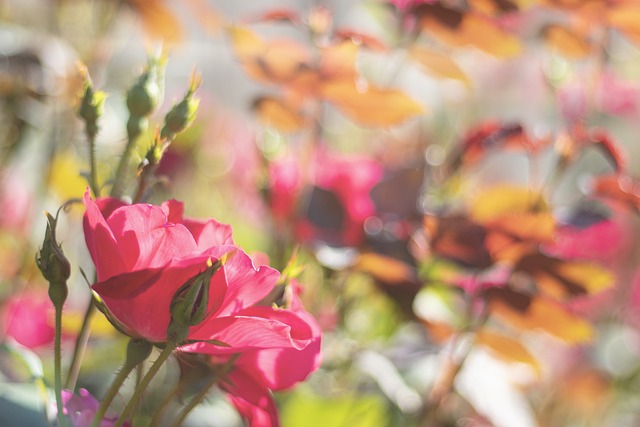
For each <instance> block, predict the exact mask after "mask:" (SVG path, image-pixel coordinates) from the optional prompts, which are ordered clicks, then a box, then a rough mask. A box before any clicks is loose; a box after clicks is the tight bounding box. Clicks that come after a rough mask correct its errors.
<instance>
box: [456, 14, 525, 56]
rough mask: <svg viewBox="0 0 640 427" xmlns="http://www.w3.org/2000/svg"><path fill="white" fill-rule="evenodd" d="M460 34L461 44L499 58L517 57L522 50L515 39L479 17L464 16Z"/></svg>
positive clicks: (518, 41)
mask: <svg viewBox="0 0 640 427" xmlns="http://www.w3.org/2000/svg"><path fill="white" fill-rule="evenodd" d="M461 32H462V35H463V37H462V40H461V41H462V42H463V43H466V44H472V45H474V46H476V47H478V48H479V49H482V50H483V51H485V52H487V53H490V54H491V55H494V56H496V57H499V58H508V57H512V56H515V55H518V54H519V53H520V51H521V50H522V46H521V45H520V40H519V39H518V38H517V37H515V36H513V35H511V34H509V33H507V32H506V31H503V30H502V29H500V28H499V27H498V26H496V25H495V24H493V23H492V22H491V21H490V20H488V19H484V18H483V17H480V16H474V15H470V14H467V15H465V17H464V20H463V21H462V29H461Z"/></svg>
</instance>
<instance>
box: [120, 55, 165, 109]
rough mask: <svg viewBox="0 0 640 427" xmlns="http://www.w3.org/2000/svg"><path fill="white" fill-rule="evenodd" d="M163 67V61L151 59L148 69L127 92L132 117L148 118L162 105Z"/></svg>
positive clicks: (128, 106)
mask: <svg viewBox="0 0 640 427" xmlns="http://www.w3.org/2000/svg"><path fill="white" fill-rule="evenodd" d="M162 65H163V64H162V61H161V60H158V59H151V60H150V61H149V66H148V67H147V69H146V70H145V71H144V72H143V73H142V74H141V75H140V77H138V81H136V82H135V83H134V85H133V86H132V87H131V88H130V89H129V91H128V92H127V108H128V109H129V113H131V115H132V116H135V117H145V116H148V115H150V114H151V113H152V112H153V110H155V109H156V107H157V106H158V104H159V103H160V98H161V97H162V90H161V88H160V85H161V83H160V80H161V78H162Z"/></svg>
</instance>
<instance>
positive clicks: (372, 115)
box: [322, 81, 424, 127]
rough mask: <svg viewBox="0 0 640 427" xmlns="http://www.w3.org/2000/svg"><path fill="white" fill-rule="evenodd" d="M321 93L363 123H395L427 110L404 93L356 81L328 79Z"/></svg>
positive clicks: (381, 124) (349, 115)
mask: <svg viewBox="0 0 640 427" xmlns="http://www.w3.org/2000/svg"><path fill="white" fill-rule="evenodd" d="M322 95H323V97H324V98H325V99H327V100H328V101H330V102H331V103H333V104H334V105H335V106H336V108H338V109H339V110H340V111H342V112H343V113H344V114H345V115H346V116H348V117H349V118H350V119H352V120H353V121H355V122H356V123H358V124H360V125H363V126H382V127H385V126H392V125H397V124H400V123H402V122H404V121H406V120H409V119H411V118H413V117H415V116H417V115H419V114H422V113H423V112H424V109H423V108H422V107H421V106H420V105H419V104H418V103H417V102H416V101H414V100H413V99H411V98H410V97H409V96H407V95H406V94H405V93H404V92H402V91H399V90H395V89H381V88H376V87H374V86H371V85H367V86H366V87H364V88H362V89H361V88H359V87H358V86H357V85H356V83H355V82H351V81H348V82H327V83H326V84H324V85H323V87H322Z"/></svg>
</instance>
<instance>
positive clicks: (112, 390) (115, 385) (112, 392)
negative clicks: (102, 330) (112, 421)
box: [91, 363, 135, 427]
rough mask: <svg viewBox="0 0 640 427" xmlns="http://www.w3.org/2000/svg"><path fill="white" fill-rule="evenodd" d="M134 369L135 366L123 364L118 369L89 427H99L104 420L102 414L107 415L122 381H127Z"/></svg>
mask: <svg viewBox="0 0 640 427" xmlns="http://www.w3.org/2000/svg"><path fill="white" fill-rule="evenodd" d="M134 367H135V365H130V364H128V363H125V364H124V366H123V367H122V369H120V372H118V375H116V377H115V378H114V379H113V382H112V383H111V386H110V387H109V390H107V394H106V395H105V396H104V397H103V398H102V402H100V407H99V408H98V411H96V415H95V417H94V418H93V423H92V424H91V427H98V426H99V425H100V423H101V422H102V419H103V418H104V414H106V413H107V409H109V406H110V405H111V402H113V399H114V398H115V397H116V395H117V394H118V391H119V390H120V387H122V384H123V383H124V380H126V379H127V377H128V376H129V374H130V373H131V371H132V370H133V368H134Z"/></svg>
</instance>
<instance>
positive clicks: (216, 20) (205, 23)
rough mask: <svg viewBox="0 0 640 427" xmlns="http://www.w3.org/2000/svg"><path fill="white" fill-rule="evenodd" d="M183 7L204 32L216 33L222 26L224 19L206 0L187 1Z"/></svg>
mask: <svg viewBox="0 0 640 427" xmlns="http://www.w3.org/2000/svg"><path fill="white" fill-rule="evenodd" d="M185 5H186V6H187V7H189V9H190V10H191V14H192V15H193V16H194V18H195V19H196V20H197V21H198V23H199V24H200V25H201V26H202V27H203V28H204V29H205V30H207V31H209V32H212V33H218V32H219V31H220V30H221V29H222V27H223V26H224V18H223V17H222V16H220V14H218V12H216V11H215V10H214V9H213V8H212V7H211V5H209V4H207V1H206V0H187V1H186V2H185Z"/></svg>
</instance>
